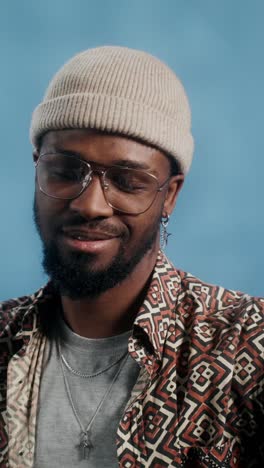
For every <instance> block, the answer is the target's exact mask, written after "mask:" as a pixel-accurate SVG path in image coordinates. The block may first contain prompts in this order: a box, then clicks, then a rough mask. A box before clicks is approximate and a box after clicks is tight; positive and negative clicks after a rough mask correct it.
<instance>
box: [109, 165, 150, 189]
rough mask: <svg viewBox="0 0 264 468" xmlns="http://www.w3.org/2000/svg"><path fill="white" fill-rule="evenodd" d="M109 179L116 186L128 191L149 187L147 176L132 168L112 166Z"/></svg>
mask: <svg viewBox="0 0 264 468" xmlns="http://www.w3.org/2000/svg"><path fill="white" fill-rule="evenodd" d="M107 179H108V181H109V182H110V184H111V185H112V186H114V188H116V189H118V190H121V191H122V192H127V193H130V192H138V191H142V190H147V189H148V187H149V184H148V182H147V180H146V178H145V177H142V175H141V174H140V173H138V172H136V171H133V170H130V169H116V168H111V171H108V174H107Z"/></svg>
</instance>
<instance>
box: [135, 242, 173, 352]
mask: <svg viewBox="0 0 264 468" xmlns="http://www.w3.org/2000/svg"><path fill="white" fill-rule="evenodd" d="M180 283H181V278H180V275H179V274H178V272H177V270H176V269H175V267H174V266H173V265H172V264H171V263H170V262H169V260H168V259H167V257H166V256H165V255H164V254H163V252H161V251H160V252H159V253H158V257H157V261H156V266H155V269H154V271H153V275H152V280H151V283H150V286H149V289H148V292H147V295H146V297H145V300H144V302H143V304H142V306H141V308H140V310H139V312H138V314H137V317H136V320H135V322H134V328H133V341H134V342H133V341H132V342H131V344H132V347H133V348H134V350H135V349H136V348H137V347H139V345H140V342H141V344H143V345H145V347H146V350H147V351H148V344H147V340H149V343H150V345H151V346H150V347H152V349H153V352H154V354H155V356H156V358H157V359H159V360H161V359H162V354H163V346H164V342H165V340H166V336H167V333H168V328H169V326H170V324H171V321H172V320H173V321H174V320H175V304H176V301H177V296H178V293H179V289H180ZM138 349H139V348H138Z"/></svg>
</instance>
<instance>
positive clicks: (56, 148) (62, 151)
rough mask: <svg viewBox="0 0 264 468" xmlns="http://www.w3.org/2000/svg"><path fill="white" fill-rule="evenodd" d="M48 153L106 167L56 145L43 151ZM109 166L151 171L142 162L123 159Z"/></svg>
mask: <svg viewBox="0 0 264 468" xmlns="http://www.w3.org/2000/svg"><path fill="white" fill-rule="evenodd" d="M49 151H50V152H56V153H60V154H63V155H65V156H75V157H76V158H79V159H82V160H83V161H86V162H90V163H92V164H97V165H98V166H103V167H107V165H105V164H99V163H96V162H95V161H93V160H91V159H88V160H87V159H86V158H84V156H83V155H82V154H81V153H78V152H76V151H70V150H66V149H64V148H61V147H59V146H57V145H56V146H55V145H54V146H52V148H50V149H48V151H45V153H47V152H49ZM110 166H123V167H128V168H130V169H142V170H145V171H150V170H151V168H150V167H149V165H148V164H146V163H144V162H139V161H131V159H124V158H116V159H113V160H112V161H111V164H110ZM152 172H153V173H156V171H155V170H152Z"/></svg>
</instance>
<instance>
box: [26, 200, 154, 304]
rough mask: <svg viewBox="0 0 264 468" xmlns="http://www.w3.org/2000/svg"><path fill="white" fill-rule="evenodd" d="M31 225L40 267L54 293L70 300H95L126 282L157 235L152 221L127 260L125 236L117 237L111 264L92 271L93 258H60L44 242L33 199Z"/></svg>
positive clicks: (75, 254) (83, 255) (77, 222)
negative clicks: (40, 254)
mask: <svg viewBox="0 0 264 468" xmlns="http://www.w3.org/2000/svg"><path fill="white" fill-rule="evenodd" d="M34 222H35V225H36V228H37V231H38V233H39V236H40V239H41V241H42V252H43V260H42V266H43V269H44V271H45V273H46V274H47V275H48V276H49V278H50V279H51V281H52V283H53V285H54V287H55V288H56V290H58V292H59V293H60V294H62V295H64V296H67V297H69V298H70V299H73V300H76V299H81V298H95V297H98V296H99V295H100V294H102V293H104V292H105V291H107V290H109V289H112V288H113V287H114V286H116V285H117V284H119V283H121V282H122V281H123V280H124V279H126V278H127V277H128V276H129V275H130V274H131V273H132V272H133V270H134V269H135V267H136V266H137V264H138V263H139V262H140V260H142V258H143V257H144V256H145V255H146V254H147V252H148V251H149V250H151V248H152V247H153V245H154V243H155V241H156V238H157V233H158V232H159V225H160V217H159V218H158V219H156V220H155V221H154V222H153V223H152V225H151V226H150V229H149V231H148V232H149V234H148V235H147V236H145V237H144V239H143V240H142V239H140V241H139V242H138V245H137V247H136V249H133V252H132V253H131V257H130V258H126V257H127V255H126V254H127V249H126V244H127V235H126V234H125V233H124V234H123V236H120V239H121V243H120V247H119V250H118V252H117V254H116V255H115V256H114V257H113V259H112V261H111V263H110V264H109V265H108V266H107V267H105V268H104V269H101V270H95V269H93V267H92V261H93V259H94V256H93V255H92V254H87V253H84V252H75V251H72V252H69V253H68V254H67V257H66V256H63V255H62V254H61V251H60V249H59V246H58V243H56V241H55V240H51V241H49V242H48V241H46V240H45V239H44V236H43V234H42V230H41V222H40V215H39V209H38V206H37V202H36V198H35V200H34ZM102 223H103V221H92V222H87V221H86V220H84V219H83V218H81V217H79V218H78V219H77V218H75V219H74V222H71V225H73V224H75V225H76V226H77V225H78V226H81V225H82V224H83V225H84V224H85V225H86V226H88V225H90V226H91V227H93V228H96V227H97V226H101V225H102Z"/></svg>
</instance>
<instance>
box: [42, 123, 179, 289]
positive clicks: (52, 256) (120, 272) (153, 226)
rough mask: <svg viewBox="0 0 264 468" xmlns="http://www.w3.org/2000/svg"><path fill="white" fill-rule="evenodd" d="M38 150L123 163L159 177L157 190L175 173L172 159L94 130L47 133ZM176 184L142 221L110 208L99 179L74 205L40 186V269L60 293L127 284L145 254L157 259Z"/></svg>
mask: <svg viewBox="0 0 264 468" xmlns="http://www.w3.org/2000/svg"><path fill="white" fill-rule="evenodd" d="M40 152H41V154H43V153H54V152H57V153H60V154H64V155H65V157H70V155H73V156H76V157H79V158H81V159H83V160H84V161H88V162H91V163H94V164H97V165H99V166H100V167H101V166H102V167H105V168H106V167H109V166H112V165H124V164H125V165H126V166H129V165H131V166H133V167H134V168H135V167H138V168H142V169H143V170H145V171H148V172H150V173H152V174H154V175H156V177H157V178H158V181H159V184H160V185H161V184H162V183H163V182H164V181H165V180H166V179H167V178H168V177H169V175H170V164H169V161H168V159H167V158H166V157H165V156H164V155H163V154H162V153H161V152H160V151H158V150H156V149H153V148H151V147H148V146H146V145H143V144H141V143H139V142H136V141H134V140H131V139H128V138H124V137H119V136H114V135H109V134H103V133H98V132H93V131H87V130H61V131H52V132H49V133H47V134H46V135H45V136H44V138H43V141H42V146H41V151H40ZM35 158H36V159H37V158H38V154H36V155H35ZM174 179H175V178H172V179H171V182H170V183H169V185H168V187H167V186H166V188H165V189H164V190H163V191H162V192H158V194H157V197H156V199H155V201H154V203H153V204H152V206H151V207H150V208H149V209H148V210H147V211H146V212H145V213H142V214H138V215H129V214H124V213H121V212H118V211H117V210H115V209H113V208H112V207H110V206H109V205H108V204H107V202H106V199H105V196H104V192H103V190H102V187H101V183H100V179H99V177H98V175H97V174H95V175H94V176H93V179H92V181H91V182H90V184H89V186H88V187H87V188H86V189H85V191H84V192H83V193H82V194H81V195H80V196H79V197H77V198H75V199H73V200H58V199H54V198H50V197H48V196H47V195H45V194H43V193H42V192H41V191H40V190H39V187H38V184H36V194H35V203H34V214H35V222H36V226H37V229H38V232H39V234H40V237H41V239H42V243H43V253H44V259H43V266H44V268H45V270H46V272H47V274H48V275H49V276H50V277H51V279H52V280H53V281H54V283H55V284H56V285H57V287H58V288H59V290H60V292H61V293H62V294H65V295H68V296H69V297H71V298H81V297H94V296H97V295H99V294H101V293H102V292H104V291H106V290H107V289H109V288H112V287H113V286H115V285H116V284H117V283H120V282H121V281H122V280H124V279H125V278H126V277H127V276H128V275H129V274H131V272H132V271H133V270H134V268H135V267H136V265H137V264H138V263H139V262H141V263H142V262H143V264H144V258H145V257H146V255H147V256H149V255H153V256H156V255H157V250H158V246H159V225H160V219H161V216H162V213H164V212H171V210H172V206H173V204H174V202H175V199H176V194H177V191H178V189H179V186H180V185H179V184H177V183H176V181H175V180H174ZM174 192H175V193H174Z"/></svg>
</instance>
